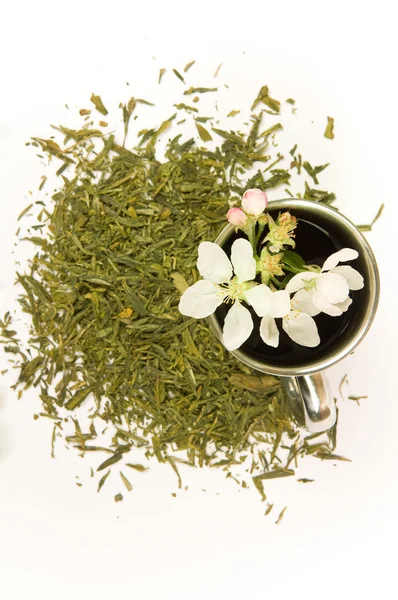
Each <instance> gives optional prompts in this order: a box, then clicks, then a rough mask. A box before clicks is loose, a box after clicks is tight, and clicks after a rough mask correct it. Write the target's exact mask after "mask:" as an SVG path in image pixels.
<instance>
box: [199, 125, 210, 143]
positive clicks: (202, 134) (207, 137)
mask: <svg viewBox="0 0 398 600" xmlns="http://www.w3.org/2000/svg"><path fill="white" fill-rule="evenodd" d="M196 129H197V130H198V133H199V136H200V139H201V140H203V141H204V142H210V141H211V140H212V139H213V138H212V137H211V135H210V133H209V132H208V131H207V129H205V128H204V127H203V125H201V124H200V123H196Z"/></svg>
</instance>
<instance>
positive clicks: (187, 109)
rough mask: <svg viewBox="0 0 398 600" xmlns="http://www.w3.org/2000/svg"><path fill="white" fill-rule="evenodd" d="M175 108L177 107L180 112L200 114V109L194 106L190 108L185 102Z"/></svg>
mask: <svg viewBox="0 0 398 600" xmlns="http://www.w3.org/2000/svg"><path fill="white" fill-rule="evenodd" d="M173 106H175V107H176V108H178V110H186V111H187V112H196V113H197V112H198V109H197V108H195V107H194V106H188V105H187V104H184V103H183V102H180V104H174V105H173Z"/></svg>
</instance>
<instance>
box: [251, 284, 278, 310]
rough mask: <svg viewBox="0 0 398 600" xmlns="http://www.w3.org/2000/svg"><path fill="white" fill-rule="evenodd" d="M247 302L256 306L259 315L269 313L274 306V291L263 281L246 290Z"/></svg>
mask: <svg viewBox="0 0 398 600" xmlns="http://www.w3.org/2000/svg"><path fill="white" fill-rule="evenodd" d="M245 298H246V300H247V302H248V303H249V304H250V305H251V306H252V307H253V308H254V310H255V312H256V313H257V314H258V316H259V317H264V315H267V314H268V313H269V312H270V310H271V309H272V307H273V293H272V292H271V290H270V289H269V287H268V286H267V285H264V284H263V283H261V284H260V285H255V286H254V287H252V288H250V289H249V290H247V291H246V292H245Z"/></svg>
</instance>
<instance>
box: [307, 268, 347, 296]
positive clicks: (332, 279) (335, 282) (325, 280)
mask: <svg viewBox="0 0 398 600" xmlns="http://www.w3.org/2000/svg"><path fill="white" fill-rule="evenodd" d="M315 288H316V290H317V291H318V292H319V293H320V294H322V296H323V297H324V298H326V300H328V301H329V302H331V303H332V304H336V303H337V302H344V300H345V299H346V298H347V296H348V294H349V291H350V289H349V287H348V283H347V282H346V280H345V279H344V277H342V276H341V275H337V273H322V274H321V275H319V277H318V279H317V280H316V284H315Z"/></svg>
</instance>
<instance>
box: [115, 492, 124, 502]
mask: <svg viewBox="0 0 398 600" xmlns="http://www.w3.org/2000/svg"><path fill="white" fill-rule="evenodd" d="M122 500H123V496H122V494H116V496H115V502H121V501H122Z"/></svg>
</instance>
